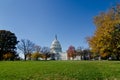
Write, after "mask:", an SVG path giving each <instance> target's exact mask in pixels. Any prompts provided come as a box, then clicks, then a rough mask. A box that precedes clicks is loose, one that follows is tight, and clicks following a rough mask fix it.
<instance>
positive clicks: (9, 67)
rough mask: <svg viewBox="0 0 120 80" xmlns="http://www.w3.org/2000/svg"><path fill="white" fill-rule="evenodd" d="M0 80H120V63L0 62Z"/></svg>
mask: <svg viewBox="0 0 120 80" xmlns="http://www.w3.org/2000/svg"><path fill="white" fill-rule="evenodd" d="M0 80H120V62H119V61H13V62H12V61H1V62H0Z"/></svg>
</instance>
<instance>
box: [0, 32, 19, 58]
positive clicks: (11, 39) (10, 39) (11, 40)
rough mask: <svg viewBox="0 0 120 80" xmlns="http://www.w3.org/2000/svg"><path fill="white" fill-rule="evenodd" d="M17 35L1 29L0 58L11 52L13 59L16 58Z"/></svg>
mask: <svg viewBox="0 0 120 80" xmlns="http://www.w3.org/2000/svg"><path fill="white" fill-rule="evenodd" d="M17 43H18V41H17V37H16V36H15V34H14V33H12V32H10V31H6V30H0V60H3V59H4V57H3V56H4V55H6V54H7V53H11V54H12V55H13V56H12V59H13V58H15V54H16V52H15V49H16V44H17Z"/></svg>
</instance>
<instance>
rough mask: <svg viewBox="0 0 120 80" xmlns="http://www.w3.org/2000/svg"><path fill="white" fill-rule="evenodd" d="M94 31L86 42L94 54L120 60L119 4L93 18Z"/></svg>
mask: <svg viewBox="0 0 120 80" xmlns="http://www.w3.org/2000/svg"><path fill="white" fill-rule="evenodd" d="M94 24H95V25H96V31H95V33H94V35H93V36H92V37H89V38H88V39H87V40H88V43H89V46H90V48H91V51H92V52H93V53H94V56H96V55H98V56H101V57H103V58H106V59H107V58H109V57H112V56H115V59H117V60H120V4H117V5H116V6H115V7H113V8H111V9H109V10H108V11H107V12H102V13H101V14H99V15H98V16H95V18H94Z"/></svg>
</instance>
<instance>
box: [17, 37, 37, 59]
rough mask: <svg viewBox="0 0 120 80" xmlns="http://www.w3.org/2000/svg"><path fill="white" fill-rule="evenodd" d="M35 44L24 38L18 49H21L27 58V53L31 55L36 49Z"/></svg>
mask: <svg viewBox="0 0 120 80" xmlns="http://www.w3.org/2000/svg"><path fill="white" fill-rule="evenodd" d="M34 46H35V44H34V43H33V42H31V41H30V40H25V39H22V40H21V42H20V44H19V45H18V49H19V50H21V51H22V52H23V54H24V60H26V58H27V55H31V53H33V51H34V50H35V47H34Z"/></svg>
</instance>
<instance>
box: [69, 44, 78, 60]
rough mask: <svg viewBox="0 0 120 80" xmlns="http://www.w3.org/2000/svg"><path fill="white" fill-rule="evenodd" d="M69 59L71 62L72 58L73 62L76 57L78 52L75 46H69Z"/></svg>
mask: <svg viewBox="0 0 120 80" xmlns="http://www.w3.org/2000/svg"><path fill="white" fill-rule="evenodd" d="M67 57H68V60H70V59H71V58H72V60H73V59H74V58H75V57H76V50H75V47H74V46H69V48H68V50H67Z"/></svg>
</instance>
